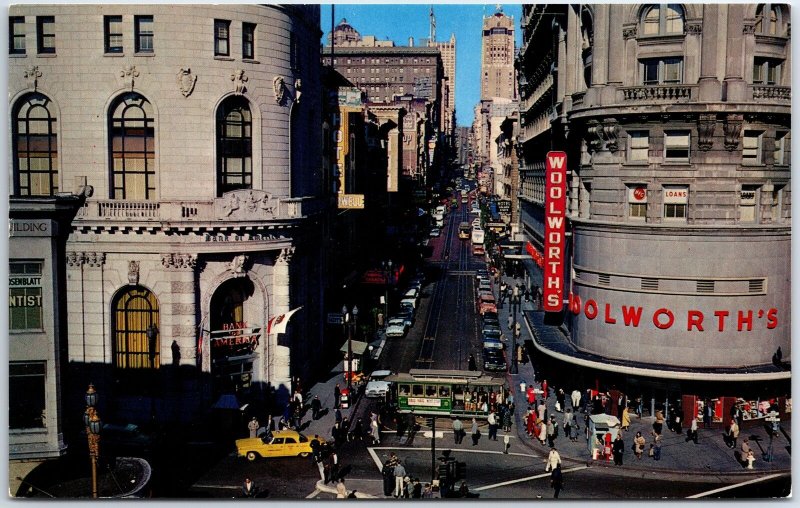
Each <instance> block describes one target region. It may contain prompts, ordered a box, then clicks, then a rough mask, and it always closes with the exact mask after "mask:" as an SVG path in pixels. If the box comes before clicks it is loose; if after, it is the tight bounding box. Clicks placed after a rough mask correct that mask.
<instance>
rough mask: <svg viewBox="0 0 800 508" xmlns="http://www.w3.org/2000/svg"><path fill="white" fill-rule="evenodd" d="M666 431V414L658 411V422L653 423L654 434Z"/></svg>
mask: <svg viewBox="0 0 800 508" xmlns="http://www.w3.org/2000/svg"><path fill="white" fill-rule="evenodd" d="M663 430H664V413H662V412H661V411H656V421H655V422H653V432H655V433H656V434H661V432H662V431H663Z"/></svg>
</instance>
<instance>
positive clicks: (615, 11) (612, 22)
mask: <svg viewBox="0 0 800 508" xmlns="http://www.w3.org/2000/svg"><path fill="white" fill-rule="evenodd" d="M606 8H607V9H610V10H611V15H610V16H609V20H608V42H607V45H608V84H609V85H614V86H615V87H618V86H621V85H622V80H623V73H624V71H625V60H624V49H625V42H624V40H623V38H622V16H623V14H622V11H623V9H625V8H627V6H625V5H621V4H617V5H607V6H606Z"/></svg>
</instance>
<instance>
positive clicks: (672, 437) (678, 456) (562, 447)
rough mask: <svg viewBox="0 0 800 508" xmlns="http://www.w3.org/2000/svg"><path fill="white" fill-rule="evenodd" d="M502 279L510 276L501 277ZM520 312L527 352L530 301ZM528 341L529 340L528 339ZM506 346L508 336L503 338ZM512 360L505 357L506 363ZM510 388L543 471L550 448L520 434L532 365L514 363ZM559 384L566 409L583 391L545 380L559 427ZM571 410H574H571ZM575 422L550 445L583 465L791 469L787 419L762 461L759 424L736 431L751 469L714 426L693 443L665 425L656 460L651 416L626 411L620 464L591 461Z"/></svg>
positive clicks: (580, 416) (731, 471) (504, 312)
mask: <svg viewBox="0 0 800 508" xmlns="http://www.w3.org/2000/svg"><path fill="white" fill-rule="evenodd" d="M504 279H505V280H506V281H507V282H511V281H513V280H514V279H511V278H508V277H504ZM509 307H510V306H509V305H508V304H507V303H506V304H504V305H503V308H502V309H498V315H499V317H500V324H501V326H502V327H503V329H505V330H507V331H506V335H508V334H510V330H508V328H507V326H506V325H507V317H508V315H509V312H510V308H509ZM521 310H522V312H521V313H518V314H517V320H518V321H521V322H522V331H521V337H520V340H521V341H522V342H523V344H526V345H527V350H528V352H529V353H530V352H531V351H532V350H533V344H532V342H533V340H534V337H533V333H534V325H533V320H532V319H531V314H532V313H533V312H534V311H535V309H534V306H533V304H532V303H531V302H523V303H522V305H521ZM529 342H530V343H529ZM507 344H508V345H509V347H510V340H509V341H508V342H507ZM510 363H511V358H509V365H510ZM508 379H509V387H511V388H513V389H514V402H515V404H516V415H515V416H516V432H517V436H518V437H519V440H520V442H521V443H524V445H525V446H527V447H528V448H529V449H531V450H533V451H534V452H535V453H538V454H540V455H541V456H542V471H544V459H545V458H546V456H547V453H548V451H549V448H548V447H547V446H546V445H544V446H543V445H541V444H539V442H538V440H536V439H531V438H529V437H528V435H527V434H526V432H525V424H524V415H525V411H526V410H527V408H528V403H527V400H526V397H525V393H522V392H520V383H523V382H524V383H526V385H530V384H531V383H535V386H536V387H537V388H540V385H539V382H540V381H541V380H539V379H537V378H536V377H535V373H534V370H533V366H532V363H531V362H528V363H527V364H525V365H522V364H519V365H518V374H516V375H512V374H508ZM558 388H563V389H564V391H565V392H566V407H571V405H572V404H571V402H570V396H569V395H570V393H571V392H572V390H574V389H575V388H578V389H579V390H581V391H582V392H583V391H584V390H585V389H586V387H584V386H577V387H576V386H563V387H559V386H553V384H550V387H549V392H550V393H549V397H548V398H547V404H546V405H547V414H548V415H555V416H556V422H557V423H558V424H559V425H560V426H561V425H562V421H563V416H564V413H561V412H556V411H555V402H556V397H555V390H557V389H558ZM573 411H574V410H573ZM576 419H577V420H578V425H579V426H580V431H579V438H578V441H577V442H571V441H570V440H569V439H567V438H565V437H564V431H563V426H562V427H561V428H560V429H559V437H558V438H557V439H556V442H555V446H556V448H557V449H558V451H559V453H560V455H561V458H562V460H563V461H564V462H573V463H581V464H584V463H585V464H588V465H590V466H592V467H609V468H613V469H615V470H617V471H620V472H621V473H636V474H641V472H642V471H658V472H659V473H664V474H669V473H672V474H675V475H681V476H684V475H687V474H688V475H692V474H695V475H705V476H707V475H709V474H717V475H726V476H727V475H734V476H736V475H745V476H749V475H763V474H764V473H772V472H791V455H790V453H789V451H788V448H789V447H790V445H791V442H790V439H791V421H789V420H786V421H783V422H781V427H782V429H783V431H784V432H779V433H778V436H777V437H775V438H774V439H773V460H772V462H766V461H765V460H764V455H765V454H766V452H767V448H768V446H769V436H768V433H767V431H766V429H765V428H764V427H763V426H758V427H754V428H751V429H745V430H742V432H741V434H740V435H739V441H738V443H739V444H740V443H741V442H742V439H743V438H745V437H748V438H749V439H750V445H751V448H752V449H753V451H754V452H755V455H756V462H755V463H754V465H753V469H752V470H749V469H745V468H744V467H742V466H741V465H740V464H739V463H738V461H737V460H736V459H735V458H734V450H733V449H731V448H728V446H727V445H726V444H725V442H724V440H723V436H722V431H721V430H719V429H703V428H702V425H701V428H700V429H699V430H698V444H695V443H693V442H691V441H690V442H686V431H685V430H684V431H683V433H682V434H676V433H674V432H671V431H670V430H668V429H666V427H665V428H664V432H663V434H662V443H663V444H662V449H661V460H660V461H655V460H653V459H652V458H649V457H648V456H647V454H646V450H647V449H648V447H649V444H650V443H651V442H652V438H651V436H650V431H651V430H652V424H653V421H654V418H653V417H644V418H639V417H637V416H636V415H635V414H632V415H631V425H630V428H629V430H628V431H626V432H624V433H623V440H624V441H625V454H624V457H623V465H622V466H615V465H614V463H613V461H606V460H592V459H591V455H590V453H589V448H588V443H587V440H586V434H585V427H584V421H583V420H584V413H581V412H580V411H579V412H577V414H576ZM636 432H641V433H642V435H643V436H644V437H645V439H646V440H647V444H646V445H645V454H644V455H643V456H642V458H641V459H640V460H637V459H636V457H635V455H634V454H633V451H632V450H631V445H632V443H633V437H634V436H635V435H636Z"/></svg>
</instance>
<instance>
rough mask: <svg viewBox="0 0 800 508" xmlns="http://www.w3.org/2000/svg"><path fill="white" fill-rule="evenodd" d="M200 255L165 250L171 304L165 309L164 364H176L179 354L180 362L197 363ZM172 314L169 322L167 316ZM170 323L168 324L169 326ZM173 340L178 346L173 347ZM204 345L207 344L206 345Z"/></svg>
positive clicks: (162, 347)
mask: <svg viewBox="0 0 800 508" xmlns="http://www.w3.org/2000/svg"><path fill="white" fill-rule="evenodd" d="M196 264H197V256H194V255H192V254H162V255H161V265H162V266H163V268H164V271H165V272H166V275H167V277H168V279H169V287H170V295H169V298H170V299H171V302H170V308H169V309H166V308H164V309H162V314H161V315H162V316H163V317H162V324H161V364H162V365H173V364H174V363H175V360H177V358H174V355H176V354H177V355H178V356H180V362H179V364H180V365H197V354H198V350H197V339H198V337H199V335H198V334H200V333H201V331H200V330H196V326H197V323H195V316H196V310H197V309H196V308H195V302H196V300H197V298H196V295H195V291H196V289H195V282H194V270H195V266H196ZM167 316H169V318H170V320H171V322H170V323H167V322H166V320H164V317H167ZM165 325H168V326H169V328H167V326H165ZM172 341H175V342H176V343H177V348H174V349H173V348H172ZM204 349H205V348H204Z"/></svg>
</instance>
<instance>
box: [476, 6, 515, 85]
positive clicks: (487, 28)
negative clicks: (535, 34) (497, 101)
mask: <svg viewBox="0 0 800 508" xmlns="http://www.w3.org/2000/svg"><path fill="white" fill-rule="evenodd" d="M493 97H503V98H505V99H516V98H517V85H516V80H515V78H514V17H513V16H506V15H505V14H503V12H502V11H500V10H498V11H497V12H495V13H494V14H493V15H491V16H489V17H487V18H483V32H482V39H481V100H491V99H492V98H493Z"/></svg>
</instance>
